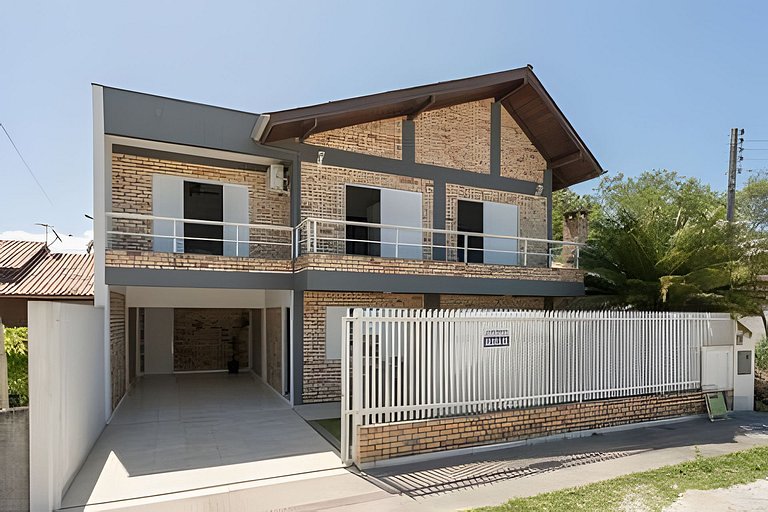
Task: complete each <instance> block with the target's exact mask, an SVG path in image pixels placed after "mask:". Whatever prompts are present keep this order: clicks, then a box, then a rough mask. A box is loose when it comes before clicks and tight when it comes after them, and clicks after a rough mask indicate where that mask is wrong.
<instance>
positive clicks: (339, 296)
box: [303, 291, 424, 403]
mask: <svg viewBox="0 0 768 512" xmlns="http://www.w3.org/2000/svg"><path fill="white" fill-rule="evenodd" d="M329 306H349V307H382V308H421V307H424V296H423V295H420V294H391V293H352V292H309V291H308V292H304V393H303V399H304V402H305V403H315V402H332V401H336V400H340V399H341V361H340V360H338V359H331V360H329V359H326V358H325V313H326V310H325V308H327V307H329Z"/></svg>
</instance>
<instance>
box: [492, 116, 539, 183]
mask: <svg viewBox="0 0 768 512" xmlns="http://www.w3.org/2000/svg"><path fill="white" fill-rule="evenodd" d="M546 168H547V161H546V160H544V157H542V156H541V153H539V151H538V150H537V149H536V147H535V146H534V145H533V144H532V143H531V141H530V139H528V137H527V136H526V135H525V133H523V130H522V129H521V128H520V125H518V124H517V122H515V120H514V119H513V118H512V116H511V115H509V112H507V109H505V108H504V107H502V108H501V175H502V176H503V177H505V178H514V179H517V180H523V181H533V182H535V183H543V182H544V170H545V169H546Z"/></svg>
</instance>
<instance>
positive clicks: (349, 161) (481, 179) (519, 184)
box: [273, 142, 539, 195]
mask: <svg viewBox="0 0 768 512" xmlns="http://www.w3.org/2000/svg"><path fill="white" fill-rule="evenodd" d="M273 145H274V146H277V147H280V148H283V149H286V150H290V151H295V152H297V153H299V158H300V160H301V161H302V162H315V161H316V160H317V152H318V151H325V157H324V158H323V165H328V166H335V167H348V168H351V169H361V170H364V171H374V172H383V173H388V174H395V175H398V176H408V177H412V178H422V179H427V180H433V181H434V180H436V179H438V178H442V179H444V180H445V181H447V182H448V183H453V184H456V185H465V186H469V187H478V188H487V189H492V190H503V191H506V192H516V193H518V194H527V195H533V194H534V193H535V192H536V187H537V186H538V185H539V184H538V183H534V182H532V181H523V180H516V179H512V178H503V177H501V176H494V175H491V174H481V173H476V172H467V171H461V170H459V169H451V168H449V167H439V166H436V165H427V164H417V163H413V162H407V161H404V160H395V159H392V158H384V157H379V156H372V155H364V154H361V153H353V152H351V151H343V150H340V149H334V148H328V147H324V146H314V145H311V144H306V143H300V142H280V143H274V144H273Z"/></svg>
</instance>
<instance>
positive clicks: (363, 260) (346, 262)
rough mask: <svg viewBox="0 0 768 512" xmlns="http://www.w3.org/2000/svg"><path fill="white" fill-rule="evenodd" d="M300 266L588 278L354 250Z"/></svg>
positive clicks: (572, 272)
mask: <svg viewBox="0 0 768 512" xmlns="http://www.w3.org/2000/svg"><path fill="white" fill-rule="evenodd" d="M296 270H297V271H299V270H330V271H337V272H366V273H370V274H409V275H422V276H423V275H430V276H457V277H483V278H489V279H527V280H536V281H566V282H575V283H579V282H583V280H584V272H583V271H582V270H579V269H574V268H546V267H515V266H510V265H486V264H483V263H456V262H450V261H448V262H446V261H428V260H406V259H394V258H382V257H374V256H357V255H350V254H304V255H302V256H299V258H298V259H297V260H296Z"/></svg>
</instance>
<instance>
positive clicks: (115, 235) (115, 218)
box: [107, 212, 293, 259]
mask: <svg viewBox="0 0 768 512" xmlns="http://www.w3.org/2000/svg"><path fill="white" fill-rule="evenodd" d="M107 220H108V224H107V226H108V227H107V247H108V248H110V249H129V250H141V251H152V252H170V253H197V254H218V255H222V256H234V257H252V258H268V259H291V256H292V254H293V241H292V240H293V237H292V233H293V228H291V227H289V226H276V225H270V224H244V223H238V222H222V221H211V220H197V219H180V218H174V217H161V216H157V215H144V214H137V213H113V212H109V213H107Z"/></svg>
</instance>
